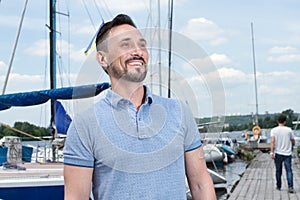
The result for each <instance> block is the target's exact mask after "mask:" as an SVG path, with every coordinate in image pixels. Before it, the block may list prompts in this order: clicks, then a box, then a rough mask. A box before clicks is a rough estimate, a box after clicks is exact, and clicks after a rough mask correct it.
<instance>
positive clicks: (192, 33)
mask: <svg viewBox="0 0 300 200" xmlns="http://www.w3.org/2000/svg"><path fill="white" fill-rule="evenodd" d="M182 33H183V34H185V35H187V36H188V37H190V38H191V39H194V40H206V41H209V42H210V44H211V45H219V44H223V43H225V42H227V39H226V38H225V37H223V36H222V35H223V34H224V30H223V29H221V28H220V27H219V26H218V25H217V24H215V23H214V22H213V21H211V20H208V19H206V18H204V17H200V18H193V19H190V20H189V21H188V23H187V25H186V26H185V27H184V28H183V30H182Z"/></svg>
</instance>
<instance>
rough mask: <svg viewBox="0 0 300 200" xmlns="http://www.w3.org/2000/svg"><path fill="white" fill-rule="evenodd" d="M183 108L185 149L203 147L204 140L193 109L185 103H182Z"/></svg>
mask: <svg viewBox="0 0 300 200" xmlns="http://www.w3.org/2000/svg"><path fill="white" fill-rule="evenodd" d="M181 108H182V113H183V116H182V118H183V128H184V131H185V139H184V150H185V152H188V151H192V150H194V149H197V148H199V147H201V146H202V142H201V138H200V133H199V130H198V127H197V124H196V120H195V118H194V117H193V114H192V112H191V110H190V109H189V107H187V105H185V104H184V103H181Z"/></svg>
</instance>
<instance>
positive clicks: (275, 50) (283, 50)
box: [269, 46, 298, 54]
mask: <svg viewBox="0 0 300 200" xmlns="http://www.w3.org/2000/svg"><path fill="white" fill-rule="evenodd" d="M297 52H298V50H297V49H296V48H294V47H290V46H286V47H279V46H275V47H273V48H271V49H270V50H269V53H270V54H291V53H297Z"/></svg>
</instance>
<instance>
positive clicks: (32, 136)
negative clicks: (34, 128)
mask: <svg viewBox="0 0 300 200" xmlns="http://www.w3.org/2000/svg"><path fill="white" fill-rule="evenodd" d="M0 125H1V126H4V127H6V128H9V129H11V130H13V131H16V132H18V133H21V134H22V135H26V136H28V137H31V138H34V139H37V140H41V141H43V142H47V140H44V139H42V138H39V137H36V136H34V135H31V134H29V133H25V132H23V131H21V130H18V129H16V128H13V127H11V126H9V125H7V124H4V123H2V122H0Z"/></svg>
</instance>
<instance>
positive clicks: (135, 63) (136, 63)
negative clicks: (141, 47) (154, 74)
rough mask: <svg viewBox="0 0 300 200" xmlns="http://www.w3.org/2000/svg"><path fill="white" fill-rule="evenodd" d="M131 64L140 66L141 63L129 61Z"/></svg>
mask: <svg viewBox="0 0 300 200" xmlns="http://www.w3.org/2000/svg"><path fill="white" fill-rule="evenodd" d="M130 64H131V65H140V66H142V63H141V62H130Z"/></svg>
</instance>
